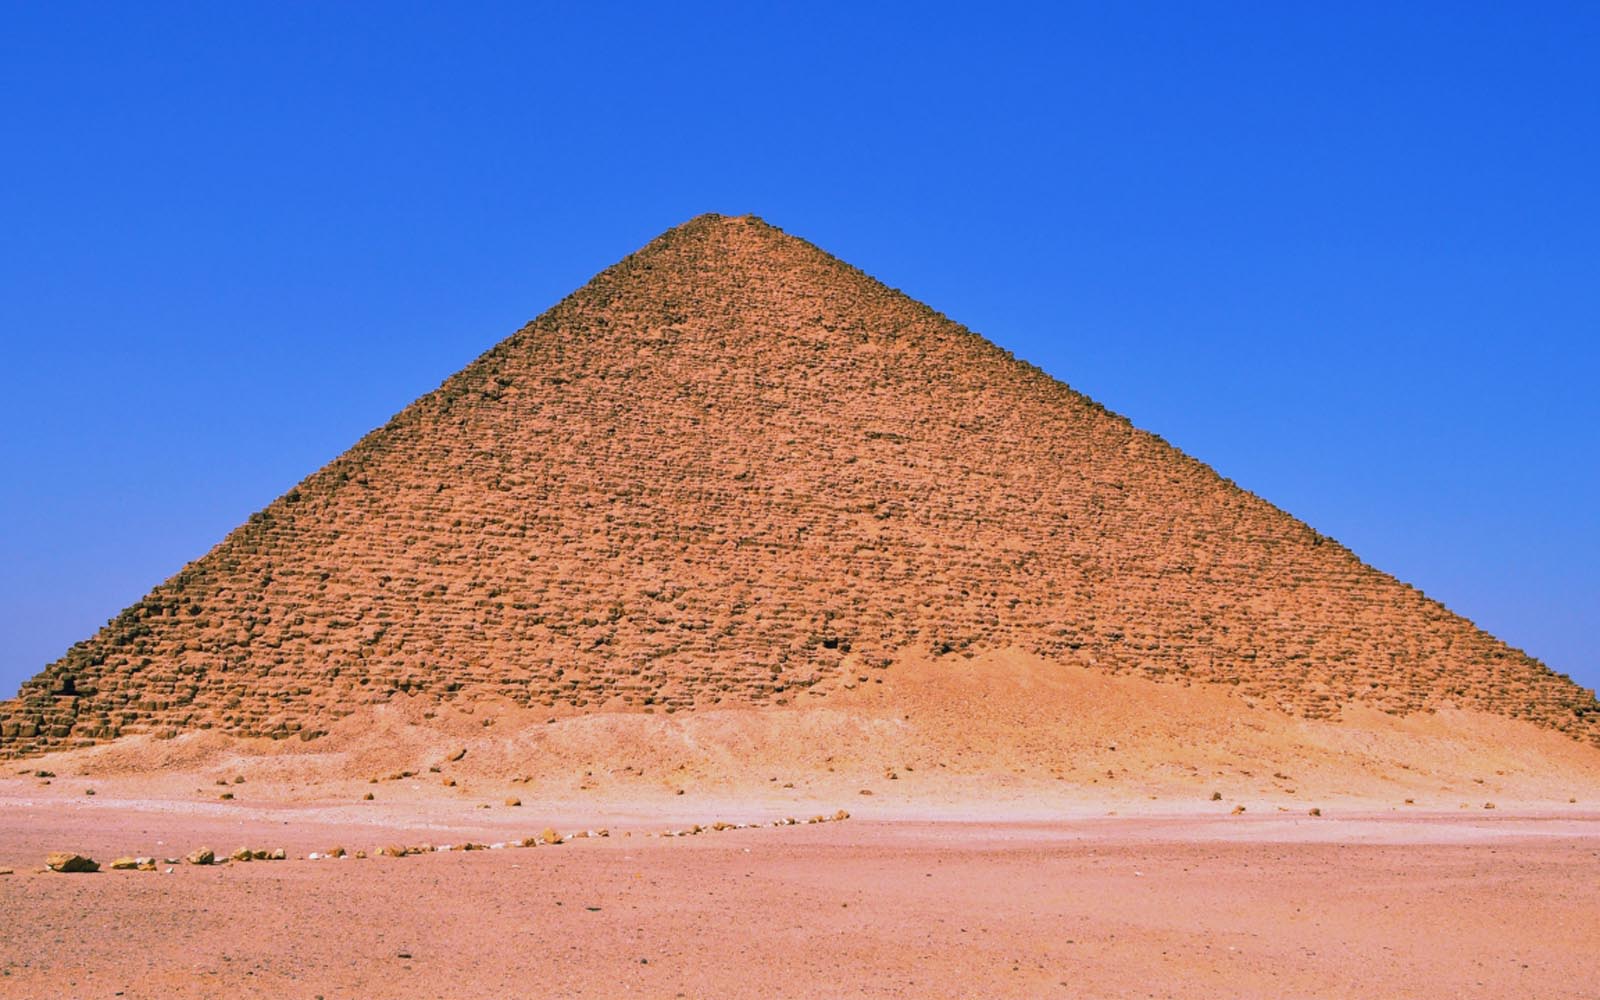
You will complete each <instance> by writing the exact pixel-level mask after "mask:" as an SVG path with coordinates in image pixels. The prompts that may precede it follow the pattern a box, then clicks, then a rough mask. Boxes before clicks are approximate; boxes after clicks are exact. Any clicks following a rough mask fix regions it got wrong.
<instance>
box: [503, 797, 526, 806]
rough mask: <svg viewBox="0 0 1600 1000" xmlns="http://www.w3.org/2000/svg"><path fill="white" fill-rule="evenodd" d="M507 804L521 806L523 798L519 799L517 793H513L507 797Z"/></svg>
mask: <svg viewBox="0 0 1600 1000" xmlns="http://www.w3.org/2000/svg"><path fill="white" fill-rule="evenodd" d="M506 805H508V806H511V807H513V808H515V807H517V806H520V805H522V800H521V799H519V798H517V797H516V796H515V795H512V796H509V797H508V798H507V799H506Z"/></svg>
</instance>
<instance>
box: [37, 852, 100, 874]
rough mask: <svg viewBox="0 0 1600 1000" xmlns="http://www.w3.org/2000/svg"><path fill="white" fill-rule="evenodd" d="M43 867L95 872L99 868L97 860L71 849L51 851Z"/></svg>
mask: <svg viewBox="0 0 1600 1000" xmlns="http://www.w3.org/2000/svg"><path fill="white" fill-rule="evenodd" d="M44 863H45V867H47V868H49V869H50V870H51V871H53V872H68V873H70V872H97V871H99V870H100V864H99V862H97V861H95V860H94V859H93V858H90V857H87V856H85V855H82V854H74V853H72V852H71V851H52V852H51V854H50V856H49V857H48V858H46V859H45V862H44Z"/></svg>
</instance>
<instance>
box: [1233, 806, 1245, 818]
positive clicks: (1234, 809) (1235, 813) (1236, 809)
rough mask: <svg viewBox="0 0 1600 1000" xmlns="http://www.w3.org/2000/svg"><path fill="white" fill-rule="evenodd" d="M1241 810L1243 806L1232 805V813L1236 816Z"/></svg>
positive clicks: (1242, 810)
mask: <svg viewBox="0 0 1600 1000" xmlns="http://www.w3.org/2000/svg"><path fill="white" fill-rule="evenodd" d="M1242 812H1244V806H1234V807H1233V815H1235V816H1237V815H1239V814H1240V813H1242Z"/></svg>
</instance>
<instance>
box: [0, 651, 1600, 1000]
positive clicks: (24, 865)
mask: <svg viewBox="0 0 1600 1000" xmlns="http://www.w3.org/2000/svg"><path fill="white" fill-rule="evenodd" d="M884 673H885V677H884V679H883V681H882V682H881V683H879V682H877V681H875V682H873V683H872V684H870V685H864V686H862V687H861V688H859V689H856V690H852V691H843V692H837V693H835V694H834V695H830V696H829V697H827V698H826V699H821V700H819V702H818V703H817V704H815V705H811V706H798V707H795V708H792V709H784V710H778V709H773V708H766V709H761V710H748V711H743V712H741V711H707V712H701V711H696V712H693V713H678V714H676V715H671V716H668V715H644V714H622V713H619V714H608V713H603V712H602V713H593V714H590V715H585V716H572V717H564V718H558V719H555V720H553V721H552V720H551V719H548V718H545V717H542V716H541V717H538V718H534V717H526V716H519V715H518V714H517V713H516V712H515V711H513V710H512V709H510V708H507V707H505V706H486V705H475V706H463V707H461V708H460V709H459V710H458V709H453V708H450V707H448V706H446V707H440V706H436V705H428V704H425V703H421V702H419V703H417V704H416V705H415V706H408V705H406V704H400V705H397V706H392V707H387V708H385V709H384V710H383V711H381V712H377V713H375V714H373V715H371V716H369V717H365V718H361V719H352V720H346V721H345V722H344V723H341V725H340V727H338V728H336V729H335V731H334V732H333V733H331V734H330V735H329V736H328V737H327V738H325V739H323V740H319V741H316V742H314V743H305V744H303V743H299V742H298V741H285V742H282V743H273V742H271V741H244V740H234V739H230V738H227V737H222V736H219V735H216V734H209V733H201V734H195V735H190V736H184V737H180V738H178V739H174V740H166V741H162V740H152V739H147V738H132V739H124V740H120V741H118V742H116V743H113V744H110V745H107V746H100V747H93V748H87V749H83V750H78V751H73V752H70V753H61V754H53V755H50V756H48V757H41V758H36V759H32V760H26V761H6V762H4V765H3V767H0V869H6V868H10V869H14V871H13V872H12V873H11V874H8V875H0V997H27V998H57V997H63V998H66V997H116V996H125V997H130V998H138V997H158V998H161V1000H175V998H185V997H235V996H237V997H246V996H249V997H256V996H266V997H295V998H305V1000H311V998H314V997H319V996H320V997H324V998H328V1000H332V998H347V997H348V998H385V997H394V998H415V997H441V998H477V997H484V998H489V997H494V998H499V997H521V996H551V997H568V996H586V997H620V996H644V997H680V996H681V997H710V996H762V997H817V996H824V997H831V996H841V997H848V996H864V997H886V996H903V997H945V996H949V997H990V996H993V997H1019V996H1047V997H1057V996H1059V997H1140V998H1146V997H1274V998H1277V997H1379V996H1381V997H1512V996H1515V997H1522V996H1530V997H1534V996H1536V997H1594V996H1596V995H1600V985H1597V984H1600V751H1596V750H1595V749H1594V748H1592V747H1587V746H1583V745H1580V744H1578V743H1576V742H1575V741H1573V740H1570V739H1568V738H1566V737H1564V736H1562V735H1560V734H1559V733H1552V732H1549V731H1547V730H1542V729H1538V728H1537V727H1534V726H1532V725H1530V724H1527V723H1525V722H1518V721H1514V720H1507V719H1503V718H1497V717H1492V716H1485V715H1481V714H1473V713H1469V712H1460V711H1455V710H1452V709H1448V708H1446V709H1442V710H1440V711H1438V712H1435V713H1431V714H1426V715H1416V716H1406V717H1395V716H1389V715H1384V714H1382V713H1377V712H1370V711H1363V710H1361V709H1359V708H1352V709H1350V710H1349V711H1347V712H1346V714H1345V716H1344V718H1342V719H1341V720H1339V721H1337V722H1329V721H1322V722H1311V721H1307V720H1303V719H1298V718H1295V717H1292V716H1288V715H1285V714H1282V713H1278V712H1275V711H1272V710H1269V709H1267V708H1265V707H1264V706H1261V705H1257V704H1253V703H1251V701H1250V700H1249V699H1245V698H1241V697H1239V696H1237V695H1235V694H1233V693H1231V692H1228V691H1225V690H1218V689H1216V688H1200V687H1195V688H1192V689H1191V688H1185V687H1182V686H1180V685H1173V684H1159V685H1158V684H1152V683H1150V682H1146V681H1139V680H1132V679H1125V678H1110V677H1105V676H1103V675H1097V674H1095V673H1093V672H1092V671H1087V670H1083V671H1079V670H1072V669H1067V670H1062V669H1060V668H1052V669H1048V670H1047V669H1045V668H1043V667H1040V668H1039V669H1032V668H1031V667H1030V664H1029V663H1028V662H1027V661H1025V660H1018V659H1017V658H1015V657H1012V658H1009V659H1004V660H1002V659H997V660H995V661H993V662H988V663H986V662H985V661H983V660H981V659H980V660H977V661H973V662H971V663H969V664H968V665H967V667H966V668H965V669H963V670H961V671H959V672H954V671H945V672H944V673H940V672H938V671H934V670H925V671H922V672H920V673H919V674H913V673H911V672H907V673H905V674H897V673H896V672H895V671H887V672H884ZM40 771H46V772H49V774H48V775H47V776H41V775H39V773H38V772H40ZM91 792H92V793H93V794H90V793H91ZM866 793H870V794H866ZM369 795H370V796H371V798H370V799H369V798H367V796H369ZM224 796H227V798H224ZM510 798H516V799H520V800H521V803H522V804H521V805H518V806H513V805H508V804H507V800H508V799H510ZM1490 806H1492V807H1493V808H1489V807H1490ZM1240 807H1243V810H1244V811H1243V812H1242V813H1240V812H1238V810H1239V809H1240ZM839 809H844V810H847V811H848V812H849V813H850V814H851V817H850V818H849V819H847V820H843V821H838V822H829V823H825V824H815V825H807V824H804V823H801V824H800V825H794V826H787V825H786V826H772V825H771V824H772V823H773V822H774V821H777V820H781V819H784V818H786V817H790V816H793V817H796V818H798V819H800V820H805V819H807V818H809V817H812V816H815V815H828V816H831V815H833V814H834V813H835V812H836V811H837V810H839ZM1314 809H1315V810H1320V811H1321V813H1322V815H1321V816H1313V815H1311V812H1312V810H1314ZM719 821H720V822H724V823H735V824H746V823H748V824H760V825H759V826H752V827H751V828H748V829H732V830H722V831H717V832H706V833H702V834H698V835H692V836H684V837H663V836H661V834H662V833H663V832H669V831H679V830H686V829H691V828H692V827H693V825H694V824H701V825H704V826H710V825H711V824H713V823H715V822H719ZM546 827H553V828H554V829H555V830H557V831H559V832H561V833H563V834H572V833H575V832H578V831H587V830H596V831H598V830H600V829H602V828H603V829H605V830H606V831H607V832H608V833H609V836H607V837H604V838H599V837H591V838H583V839H573V840H569V842H567V843H565V844H562V845H559V846H549V847H537V848H506V849H502V850H487V851H474V852H438V853H428V854H421V855H416V856H409V857H404V858H399V859H392V858H380V857H369V858H365V859H356V858H350V859H347V860H342V861H332V860H310V859H309V858H308V855H310V854H312V853H325V852H327V851H328V850H329V849H330V848H332V847H334V846H340V847H343V848H345V849H346V850H348V851H350V852H352V853H353V852H356V851H358V850H365V851H367V852H373V851H374V849H375V848H377V847H379V846H380V845H385V844H390V843H397V842H398V843H400V844H404V845H408V846H412V845H421V844H432V845H441V844H460V843H462V842H464V841H467V840H472V841H476V842H481V843H488V844H492V843H501V842H509V843H516V842H518V841H520V840H521V839H522V838H524V837H528V836H532V835H535V834H538V833H540V832H541V831H542V830H544V829H545V828H546ZM202 846H204V847H209V848H212V849H213V850H215V851H217V852H219V853H222V854H226V853H229V852H232V851H233V850H234V849H235V848H238V847H249V848H254V849H264V850H271V849H274V848H279V847H281V848H283V849H284V850H285V851H286V852H287V853H288V855H289V859H288V860H285V861H280V862H262V861H252V862H250V863H247V864H228V865H217V866H211V867H204V868H201V867H194V866H188V865H183V864H178V865H172V866H167V865H162V866H161V868H160V870H158V871H155V872H122V871H102V872H100V873H96V874H90V875H63V874H56V873H45V872H43V871H42V870H41V868H42V866H43V862H44V859H45V855H46V854H47V853H48V852H50V851H55V850H72V851H79V852H84V853H88V854H90V855H92V856H93V857H95V858H96V859H97V860H99V861H101V862H102V863H104V862H109V861H111V860H112V859H113V858H116V857H119V856H124V855H131V856H137V855H150V856H155V857H158V858H164V857H181V856H183V855H185V854H187V853H188V852H190V851H192V850H194V849H195V848H198V847H202ZM168 867H171V869H172V870H171V872H170V873H169V872H168V871H167V870H166V869H167V868H168Z"/></svg>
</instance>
